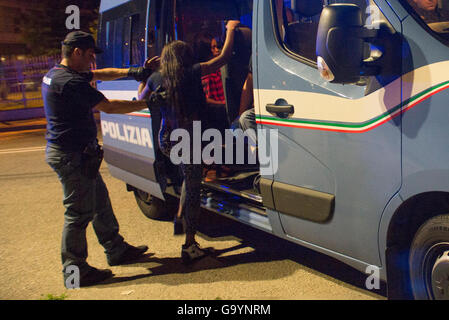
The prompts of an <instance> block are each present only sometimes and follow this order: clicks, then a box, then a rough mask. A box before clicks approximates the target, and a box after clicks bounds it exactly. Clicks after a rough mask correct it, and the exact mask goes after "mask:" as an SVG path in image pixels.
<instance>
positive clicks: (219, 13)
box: [176, 0, 252, 43]
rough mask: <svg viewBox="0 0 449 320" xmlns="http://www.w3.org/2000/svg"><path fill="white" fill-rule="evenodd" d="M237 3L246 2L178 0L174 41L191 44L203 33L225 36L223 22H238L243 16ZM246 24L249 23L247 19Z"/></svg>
mask: <svg viewBox="0 0 449 320" xmlns="http://www.w3.org/2000/svg"><path fill="white" fill-rule="evenodd" d="M239 2H247V1H210V0H178V1H177V4H176V9H177V10H176V39H179V40H183V41H186V42H189V43H192V42H193V41H194V40H195V37H196V36H197V35H198V34H200V33H201V32H203V31H207V32H208V33H209V34H211V35H213V36H214V37H222V36H223V35H224V34H225V21H226V20H230V19H238V20H240V18H241V17H242V16H243V12H240V11H241V10H239V6H238V5H237V4H238V3H239ZM251 2H252V1H251ZM250 8H252V5H251V7H250ZM248 15H249V14H248ZM248 15H247V16H246V17H248ZM247 22H249V23H251V21H248V19H247ZM249 27H251V25H249Z"/></svg>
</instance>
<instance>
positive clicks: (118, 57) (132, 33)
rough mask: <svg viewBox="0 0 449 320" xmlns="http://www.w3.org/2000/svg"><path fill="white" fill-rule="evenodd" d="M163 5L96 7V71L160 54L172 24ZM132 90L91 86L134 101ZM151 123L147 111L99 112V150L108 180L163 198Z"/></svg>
mask: <svg viewBox="0 0 449 320" xmlns="http://www.w3.org/2000/svg"><path fill="white" fill-rule="evenodd" d="M163 2H168V4H171V2H170V1H162V0H151V1H148V0H134V1H125V0H123V1H102V2H101V6H100V14H101V15H100V17H101V18H100V29H99V32H98V43H99V45H100V47H101V48H102V49H103V50H104V53H103V54H101V55H98V56H97V62H98V67H99V68H108V67H112V68H129V67H130V66H142V65H143V63H144V61H145V60H146V58H147V57H150V56H154V55H156V54H160V52H161V50H162V47H163V42H162V39H167V40H171V38H170V37H164V34H165V33H169V32H171V31H172V30H170V29H169V28H167V27H166V24H167V23H170V21H173V20H172V18H171V16H172V14H171V12H172V11H171V9H170V8H171V7H172V6H170V5H164V4H163ZM167 14H171V15H170V17H167ZM162 24H163V25H162ZM167 29H168V30H167ZM138 86H139V83H138V82H137V81H135V80H133V79H130V78H125V79H119V80H115V81H105V82H99V83H98V84H97V87H98V89H99V90H100V91H101V92H102V93H103V94H104V95H105V96H106V97H107V98H108V99H120V100H136V99H137V89H138ZM152 120H153V119H152V115H151V114H150V112H149V110H148V109H143V110H141V111H140V112H133V113H130V114H126V115H119V114H106V113H101V129H102V133H103V148H104V151H105V161H106V162H107V163H108V168H109V171H110V173H111V175H112V176H114V177H115V178H118V179H120V180H123V181H125V182H126V183H127V184H129V185H131V186H133V187H135V188H138V189H140V190H142V191H145V192H147V193H150V194H151V195H154V196H156V197H158V198H160V199H164V197H163V194H162V192H161V188H160V186H159V183H158V182H157V176H156V171H157V170H156V169H155V166H156V163H157V162H156V154H157V148H155V147H157V146H155V145H154V141H157V139H155V136H156V134H157V133H155V132H153V131H155V130H157V128H153V127H152ZM153 121H154V120H153ZM156 122H157V121H156Z"/></svg>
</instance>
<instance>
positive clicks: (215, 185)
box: [152, 0, 265, 213]
mask: <svg viewBox="0 0 449 320" xmlns="http://www.w3.org/2000/svg"><path fill="white" fill-rule="evenodd" d="M176 5H177V6H176V17H175V21H176V30H175V33H176V38H177V39H179V40H183V41H186V42H188V43H191V44H193V41H194V39H195V37H196V35H198V34H199V33H201V32H204V31H206V32H207V33H208V34H210V35H212V36H213V37H214V38H215V39H218V41H217V42H218V43H219V46H220V44H221V45H222V44H223V43H224V40H225V34H226V22H227V20H234V19H235V20H240V21H241V27H239V28H238V30H237V31H236V35H235V43H234V50H233V55H232V58H231V60H230V61H229V63H228V64H227V65H226V66H224V67H223V68H222V69H221V75H222V84H223V89H224V93H225V101H226V104H225V110H222V111H224V112H223V117H221V121H222V125H223V126H221V128H216V129H219V130H220V132H222V133H224V132H223V130H222V129H230V128H231V126H232V123H233V122H234V121H235V119H236V118H237V117H238V116H239V108H240V97H241V94H242V88H243V85H244V82H245V80H246V78H247V76H248V72H249V63H250V59H251V46H252V37H251V27H252V0H237V1H204V0H184V1H177V4H176ZM152 117H153V114H152ZM157 121H158V120H157V119H155V118H154V117H153V129H157V128H156V127H157V125H155V122H157ZM234 126H235V124H234ZM240 138H242V139H243V140H242V141H244V144H243V145H242V144H236V143H235V142H236V141H237V139H234V143H233V145H232V149H233V155H234V158H235V156H236V154H237V150H236V148H237V147H240V148H241V147H243V149H244V153H245V155H244V161H243V163H241V162H238V163H239V164H224V165H220V164H211V165H204V179H203V192H204V193H205V194H204V196H205V197H202V198H203V199H206V198H209V199H211V198H212V199H214V201H216V202H217V203H216V204H217V205H216V208H215V209H216V210H219V211H227V212H229V211H230V210H231V211H232V210H234V209H236V204H246V205H249V206H250V207H251V210H253V211H260V212H261V213H264V212H265V210H264V209H263V205H262V196H261V194H260V190H259V186H258V181H259V178H260V175H259V164H258V161H257V159H256V157H255V156H253V157H251V156H249V153H250V152H253V153H254V154H257V150H256V149H255V148H254V147H250V146H249V145H248V138H247V137H246V138H245V137H240ZM229 148H230V146H229V145H227V146H226V145H225V144H224V138H223V152H222V155H223V160H222V162H221V163H225V159H224V158H225V157H224V155H225V149H228V150H229ZM158 158H159V159H158V160H161V162H163V163H160V165H159V166H158V167H157V171H158V173H159V177H158V178H161V179H162V180H163V179H164V178H165V179H166V183H167V188H166V193H168V194H171V195H173V196H179V190H180V184H181V182H182V180H181V178H180V172H179V171H180V169H179V168H175V167H174V165H173V164H172V163H171V161H170V159H167V158H166V157H165V156H163V155H162V156H161V157H158ZM254 160H255V161H254ZM233 163H236V161H235V159H234V161H233ZM161 179H160V180H161ZM209 205H211V204H210V203H209Z"/></svg>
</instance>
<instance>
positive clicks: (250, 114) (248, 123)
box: [239, 108, 257, 146]
mask: <svg viewBox="0 0 449 320" xmlns="http://www.w3.org/2000/svg"><path fill="white" fill-rule="evenodd" d="M239 125H240V128H241V129H242V130H243V131H245V132H247V134H248V137H249V138H250V139H251V145H253V146H257V123H256V113H255V111H254V108H251V109H248V110H246V111H245V112H243V113H242V115H241V116H240V118H239Z"/></svg>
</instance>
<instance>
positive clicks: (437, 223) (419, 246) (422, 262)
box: [409, 214, 449, 300]
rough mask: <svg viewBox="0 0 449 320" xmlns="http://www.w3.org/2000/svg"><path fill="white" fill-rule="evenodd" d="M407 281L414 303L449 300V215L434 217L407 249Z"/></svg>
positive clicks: (418, 232) (417, 233) (419, 231)
mask: <svg viewBox="0 0 449 320" xmlns="http://www.w3.org/2000/svg"><path fill="white" fill-rule="evenodd" d="M409 268H410V281H411V286H412V290H413V295H414V297H415V299H417V300H428V299H430V300H434V299H435V300H449V215H448V214H446V215H440V216H436V217H433V218H431V219H429V220H427V222H425V223H424V224H423V225H422V226H421V227H420V228H419V230H418V231H417V232H416V234H415V237H414V239H413V242H412V245H411V247H410V257H409Z"/></svg>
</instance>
